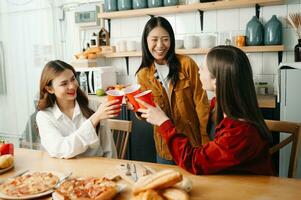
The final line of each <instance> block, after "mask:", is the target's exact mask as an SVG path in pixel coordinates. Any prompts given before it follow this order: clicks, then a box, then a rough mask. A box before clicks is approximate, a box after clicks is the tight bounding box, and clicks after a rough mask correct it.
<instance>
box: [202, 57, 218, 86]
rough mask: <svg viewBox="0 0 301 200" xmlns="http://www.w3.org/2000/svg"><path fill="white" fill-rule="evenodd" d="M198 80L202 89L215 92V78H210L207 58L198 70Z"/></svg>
mask: <svg viewBox="0 0 301 200" xmlns="http://www.w3.org/2000/svg"><path fill="white" fill-rule="evenodd" d="M199 74H200V80H201V82H202V85H203V89H204V90H207V91H212V92H215V89H216V85H215V84H216V78H212V75H211V73H210V71H209V69H208V65H207V56H206V57H205V59H204V63H203V66H201V67H200V69H199Z"/></svg>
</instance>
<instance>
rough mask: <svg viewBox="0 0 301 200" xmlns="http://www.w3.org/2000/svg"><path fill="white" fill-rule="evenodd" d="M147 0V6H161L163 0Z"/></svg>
mask: <svg viewBox="0 0 301 200" xmlns="http://www.w3.org/2000/svg"><path fill="white" fill-rule="evenodd" d="M147 2H148V7H149V8H154V7H161V6H163V0H148V1H147Z"/></svg>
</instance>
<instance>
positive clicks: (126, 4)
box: [117, 0, 132, 10]
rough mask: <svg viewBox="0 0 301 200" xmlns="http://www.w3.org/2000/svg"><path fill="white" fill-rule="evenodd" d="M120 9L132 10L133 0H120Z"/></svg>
mask: <svg viewBox="0 0 301 200" xmlns="http://www.w3.org/2000/svg"><path fill="white" fill-rule="evenodd" d="M117 5H118V10H131V9H132V0H118V4H117Z"/></svg>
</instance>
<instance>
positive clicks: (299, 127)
mask: <svg viewBox="0 0 301 200" xmlns="http://www.w3.org/2000/svg"><path fill="white" fill-rule="evenodd" d="M265 122H266V124H267V126H268V128H269V130H270V131H271V132H272V133H275V132H281V133H286V134H289V136H288V137H287V138H285V139H284V140H282V141H281V142H280V143H279V144H276V145H274V146H273V147H271V148H270V154H271V155H272V154H274V153H275V152H277V151H279V150H280V149H281V148H282V147H284V146H286V145H288V144H290V143H292V146H291V155H290V159H289V160H290V161H289V168H288V177H289V178H292V177H296V176H297V163H298V154H299V153H301V152H300V148H301V147H300V143H301V142H300V139H301V124H299V123H294V122H287V121H275V120H265Z"/></svg>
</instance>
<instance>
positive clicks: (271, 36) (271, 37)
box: [264, 15, 282, 45]
mask: <svg viewBox="0 0 301 200" xmlns="http://www.w3.org/2000/svg"><path fill="white" fill-rule="evenodd" d="M264 44H265V45H279V44H282V24H281V22H280V21H279V20H278V19H277V17H276V15H273V16H272V18H271V19H270V20H269V21H268V22H267V23H266V24H265V25H264Z"/></svg>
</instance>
